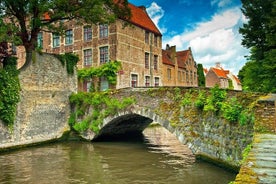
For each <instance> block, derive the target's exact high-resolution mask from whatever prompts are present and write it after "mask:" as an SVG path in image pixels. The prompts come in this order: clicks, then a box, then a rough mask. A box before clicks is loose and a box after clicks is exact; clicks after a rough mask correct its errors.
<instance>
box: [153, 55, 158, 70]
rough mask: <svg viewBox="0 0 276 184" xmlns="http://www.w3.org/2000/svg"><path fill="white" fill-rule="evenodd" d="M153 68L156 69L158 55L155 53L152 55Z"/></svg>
mask: <svg viewBox="0 0 276 184" xmlns="http://www.w3.org/2000/svg"><path fill="white" fill-rule="evenodd" d="M153 68H154V70H157V69H158V56H157V55H154V60H153Z"/></svg>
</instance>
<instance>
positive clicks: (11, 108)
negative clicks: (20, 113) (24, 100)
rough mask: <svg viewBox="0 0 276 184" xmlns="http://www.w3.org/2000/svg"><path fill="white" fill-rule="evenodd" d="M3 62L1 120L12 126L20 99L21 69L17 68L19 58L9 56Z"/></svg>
mask: <svg viewBox="0 0 276 184" xmlns="http://www.w3.org/2000/svg"><path fill="white" fill-rule="evenodd" d="M3 63H4V65H3V68H0V120H2V121H3V122H4V123H5V124H7V125H8V126H9V127H11V126H12V125H13V123H14V120H15V112H16V105H17V103H18V102H19V100H20V99H19V91H20V83H19V78H18V74H19V71H18V70H17V68H16V67H17V58H15V57H7V58H5V59H4V62H3Z"/></svg>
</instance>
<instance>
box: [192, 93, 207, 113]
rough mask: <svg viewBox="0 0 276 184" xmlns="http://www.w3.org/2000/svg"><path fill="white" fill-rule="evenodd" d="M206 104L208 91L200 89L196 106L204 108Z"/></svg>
mask: <svg viewBox="0 0 276 184" xmlns="http://www.w3.org/2000/svg"><path fill="white" fill-rule="evenodd" d="M205 105H206V93H205V92H204V91H200V92H199V94H198V97H197V99H196V101H195V106H196V107H197V108H198V109H199V110H203V109H204V106H205Z"/></svg>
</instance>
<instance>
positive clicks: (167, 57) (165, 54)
mask: <svg viewBox="0 0 276 184" xmlns="http://www.w3.org/2000/svg"><path fill="white" fill-rule="evenodd" d="M162 62H163V64H166V65H171V66H174V63H173V60H172V58H171V52H170V51H168V50H162Z"/></svg>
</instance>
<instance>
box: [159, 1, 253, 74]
mask: <svg viewBox="0 0 276 184" xmlns="http://www.w3.org/2000/svg"><path fill="white" fill-rule="evenodd" d="M214 2H217V3H219V2H222V1H216V0H214ZM243 20H244V17H243V16H242V13H241V11H240V9H239V8H233V9H229V10H226V11H224V12H222V13H220V14H216V15H214V16H213V17H212V19H211V20H210V21H206V22H201V23H198V24H196V26H195V28H194V29H193V30H190V31H184V32H183V33H181V34H179V35H176V36H173V37H171V38H168V37H166V38H164V39H163V48H164V47H165V45H166V44H170V45H176V48H177V50H184V49H187V48H188V47H191V48H192V51H193V56H194V58H195V60H196V61H197V62H198V63H202V64H203V66H204V67H206V68H210V67H211V66H214V65H215V63H216V62H220V63H221V64H222V66H223V67H225V69H231V72H233V73H234V74H238V71H239V70H240V69H241V67H242V66H243V65H244V63H245V58H244V55H247V54H248V51H247V50H246V49H245V48H243V47H242V46H241V35H239V33H238V29H237V26H238V25H239V23H240V22H241V21H243Z"/></svg>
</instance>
